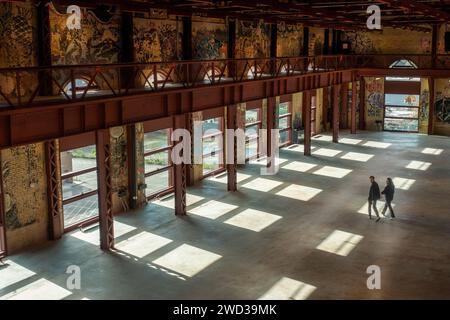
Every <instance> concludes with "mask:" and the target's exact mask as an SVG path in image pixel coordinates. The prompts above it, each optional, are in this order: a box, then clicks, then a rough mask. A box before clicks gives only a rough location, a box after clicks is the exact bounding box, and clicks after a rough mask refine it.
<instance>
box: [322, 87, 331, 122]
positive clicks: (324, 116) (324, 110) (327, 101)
mask: <svg viewBox="0 0 450 320" xmlns="http://www.w3.org/2000/svg"><path fill="white" fill-rule="evenodd" d="M322 90H323V94H322V97H323V103H322V122H323V130H324V131H328V121H329V119H328V110H329V109H328V108H329V106H330V99H329V87H324V88H323V89H322Z"/></svg>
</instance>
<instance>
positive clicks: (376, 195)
mask: <svg viewBox="0 0 450 320" xmlns="http://www.w3.org/2000/svg"><path fill="white" fill-rule="evenodd" d="M369 179H370V190H369V199H368V200H369V219H372V207H373V210H374V211H375V214H376V215H377V220H376V221H377V222H378V221H379V220H380V214H379V213H378V209H377V201H378V200H380V198H381V194H380V187H379V186H378V183H376V181H375V177H374V176H370V177H369Z"/></svg>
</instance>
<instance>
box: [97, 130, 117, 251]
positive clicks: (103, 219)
mask: <svg viewBox="0 0 450 320" xmlns="http://www.w3.org/2000/svg"><path fill="white" fill-rule="evenodd" d="M96 147H97V172H98V173H97V179H98V184H97V185H98V205H99V210H98V211H99V225H100V248H101V249H102V250H110V249H112V248H113V247H114V215H113V213H112V185H111V170H112V169H111V145H110V135H109V129H102V130H97V131H96Z"/></svg>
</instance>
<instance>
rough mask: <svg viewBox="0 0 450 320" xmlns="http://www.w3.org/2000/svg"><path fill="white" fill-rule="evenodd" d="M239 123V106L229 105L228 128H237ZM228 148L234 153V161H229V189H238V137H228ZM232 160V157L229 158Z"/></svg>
mask: <svg viewBox="0 0 450 320" xmlns="http://www.w3.org/2000/svg"><path fill="white" fill-rule="evenodd" d="M237 128H238V125H237V106H236V105H231V106H228V107H227V129H233V130H236V129H237ZM227 138H228V137H227ZM226 143H227V150H230V149H231V152H232V154H233V163H227V165H226V166H227V189H228V191H237V138H236V135H235V136H234V137H233V138H232V139H226ZM229 160H230V159H229Z"/></svg>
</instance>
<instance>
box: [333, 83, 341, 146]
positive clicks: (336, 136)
mask: <svg viewBox="0 0 450 320" xmlns="http://www.w3.org/2000/svg"><path fill="white" fill-rule="evenodd" d="M339 91H340V86H339V85H336V86H334V87H333V142H335V143H338V142H339Z"/></svg>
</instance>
